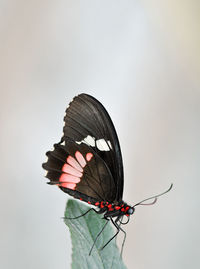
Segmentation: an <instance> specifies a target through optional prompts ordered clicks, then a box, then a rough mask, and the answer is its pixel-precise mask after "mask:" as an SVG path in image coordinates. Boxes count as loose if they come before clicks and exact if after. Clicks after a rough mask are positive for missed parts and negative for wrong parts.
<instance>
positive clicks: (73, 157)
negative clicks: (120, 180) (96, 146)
mask: <svg viewBox="0 0 200 269" xmlns="http://www.w3.org/2000/svg"><path fill="white" fill-rule="evenodd" d="M47 157H48V160H47V162H46V163H44V164H43V168H44V169H46V170H47V175H46V177H47V178H49V179H50V182H49V184H54V185H57V186H59V187H60V188H61V189H62V190H63V191H64V192H66V193H68V194H70V195H72V196H74V197H75V198H79V199H80V198H81V200H84V201H86V202H88V201H90V202H91V203H93V204H95V202H101V201H108V202H113V201H114V199H115V193H116V187H115V182H114V180H113V177H112V175H111V174H110V170H109V168H108V166H107V165H106V163H105V162H104V161H103V160H102V159H101V158H100V157H99V155H98V154H97V153H96V152H95V151H94V150H93V149H92V148H90V147H88V146H87V145H86V144H84V143H82V144H80V145H79V144H77V143H75V142H74V141H71V140H69V139H68V140H67V141H66V142H65V145H61V144H55V145H54V150H53V151H49V152H47Z"/></svg>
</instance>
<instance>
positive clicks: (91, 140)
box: [76, 135, 95, 147]
mask: <svg viewBox="0 0 200 269" xmlns="http://www.w3.org/2000/svg"><path fill="white" fill-rule="evenodd" d="M76 143H77V144H79V145H80V144H81V143H85V144H86V145H88V146H91V147H95V138H94V137H92V136H90V135H88V136H87V137H85V138H84V139H83V140H81V141H76Z"/></svg>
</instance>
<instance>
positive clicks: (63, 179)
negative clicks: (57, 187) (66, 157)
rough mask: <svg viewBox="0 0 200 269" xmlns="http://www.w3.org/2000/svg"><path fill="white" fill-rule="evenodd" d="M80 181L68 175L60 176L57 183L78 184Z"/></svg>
mask: <svg viewBox="0 0 200 269" xmlns="http://www.w3.org/2000/svg"><path fill="white" fill-rule="evenodd" d="M80 181H81V179H80V178H79V177H75V176H72V175H69V174H64V173H63V174H62V175H61V176H60V178H59V182H60V183H62V182H69V183H79V182H80Z"/></svg>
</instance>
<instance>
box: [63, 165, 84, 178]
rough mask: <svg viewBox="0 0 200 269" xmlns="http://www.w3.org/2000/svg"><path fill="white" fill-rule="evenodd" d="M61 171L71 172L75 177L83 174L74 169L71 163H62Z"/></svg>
mask: <svg viewBox="0 0 200 269" xmlns="http://www.w3.org/2000/svg"><path fill="white" fill-rule="evenodd" d="M62 171H63V172H65V173H68V174H71V175H73V176H75V177H82V175H83V174H82V173H81V172H79V171H78V170H77V169H75V168H74V167H72V166H71V165H69V164H66V163H65V164H64V165H63V168H62Z"/></svg>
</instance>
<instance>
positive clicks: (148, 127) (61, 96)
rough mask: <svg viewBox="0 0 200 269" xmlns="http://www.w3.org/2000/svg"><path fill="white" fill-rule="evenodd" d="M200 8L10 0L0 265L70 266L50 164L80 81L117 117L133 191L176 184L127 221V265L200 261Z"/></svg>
mask: <svg viewBox="0 0 200 269" xmlns="http://www.w3.org/2000/svg"><path fill="white" fill-rule="evenodd" d="M199 11H200V2H199V1H195V0H190V1H189V0H176V1H172V0H168V1H159V0H140V1H132V0H129V1H122V0H120V1H119V0H110V1H105V0H102V1H96V0H92V1H88V0H85V1H76V0H73V1H72V0H71V1H69V0H67V1H63V0H58V1H46V0H35V1H32V0H31V1H25V0H18V1H12V0H7V1H3V0H2V1H1V8H0V14H1V15H0V31H1V34H0V39H1V40H0V77H1V78H0V84H1V85H0V91H1V98H0V110H1V114H0V115H1V132H0V135H1V139H0V143H1V157H0V163H1V188H0V204H1V209H0V216H1V221H0V226H1V229H0V230H1V240H0V251H1V261H0V265H1V268H4V269H11V268H20V269H25V268H29V269H35V268H48V269H55V268H56V269H57V268H59V269H62V268H63V269H64V268H65V269H69V268H70V263H71V242H70V235H69V232H68V229H67V228H66V226H65V225H64V223H63V221H62V219H61V217H62V216H63V212H64V209H65V203H66V200H67V199H68V198H69V197H68V196H67V195H66V194H64V193H62V192H61V191H59V190H58V189H57V188H54V187H52V186H48V185H46V183H45V182H46V179H45V178H44V177H43V174H44V171H43V170H42V168H41V163H42V162H44V161H45V159H46V158H45V152H46V151H47V150H49V149H51V148H52V145H53V144H54V143H55V142H58V141H59V140H60V137H61V135H62V128H63V117H64V111H65V109H66V107H67V105H68V103H69V102H70V101H71V100H72V98H73V97H74V96H75V95H77V94H79V93H81V92H85V93H88V94H91V95H93V96H95V97H96V98H97V99H98V100H100V101H101V102H102V103H103V104H104V106H105V107H106V109H107V110H108V111H109V113H110V115H111V117H112V119H113V122H114V124H115V126H116V129H117V131H118V135H119V139H120V142H121V147H122V153H123V159H124V169H125V189H124V200H125V201H126V202H128V203H130V204H134V203H136V202H138V201H140V200H142V199H144V198H147V197H149V196H151V195H154V194H158V193H160V192H162V191H165V190H166V189H167V188H168V187H169V186H170V183H171V182H173V183H174V188H173V189H172V191H171V192H170V193H168V194H167V195H165V196H163V197H162V198H160V199H159V201H158V203H157V204H156V205H154V206H150V207H138V208H137V210H136V212H135V215H134V216H132V218H131V221H130V222H129V224H128V225H126V227H125V229H126V231H127V241H126V244H125V249H124V261H125V264H126V265H127V267H128V268H129V269H130V268H133V269H134V268H137V269H146V268H149V269H156V268H162V269H169V268H176V269H179V268H181V269H186V268H188V267H192V268H199V266H200V261H199V250H200V249H199V248H200V247H199V245H200V234H199V227H200V215H199V201H200V199H199V190H200V168H199V161H200V155H199V150H200V142H199V137H200V126H199V116H200V89H199V87H200V78H199V76H200V73H199V71H200V34H199V30H200V29H199V25H200V17H199ZM118 241H119V243H120V237H119V240H118Z"/></svg>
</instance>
